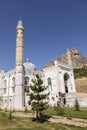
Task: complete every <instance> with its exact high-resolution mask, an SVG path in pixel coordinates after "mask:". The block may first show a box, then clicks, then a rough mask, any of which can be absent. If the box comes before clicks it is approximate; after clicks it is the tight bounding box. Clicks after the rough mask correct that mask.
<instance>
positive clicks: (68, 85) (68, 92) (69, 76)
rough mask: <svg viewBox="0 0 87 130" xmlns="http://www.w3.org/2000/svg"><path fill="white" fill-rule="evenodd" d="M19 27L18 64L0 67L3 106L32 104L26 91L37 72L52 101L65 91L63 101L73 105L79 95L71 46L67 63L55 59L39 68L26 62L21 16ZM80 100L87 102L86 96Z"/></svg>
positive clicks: (11, 106) (86, 104)
mask: <svg viewBox="0 0 87 130" xmlns="http://www.w3.org/2000/svg"><path fill="white" fill-rule="evenodd" d="M16 31H17V37H16V67H15V68H14V69H13V70H10V71H8V72H5V71H4V70H0V107H1V108H3V109H4V108H8V109H10V108H12V109H16V110H22V109H23V108H24V107H30V106H29V105H28V101H29V96H27V93H29V85H30V83H31V82H32V79H33V78H34V77H35V75H36V74H39V75H40V76H41V77H42V79H43V81H44V84H45V85H46V86H48V90H47V91H48V92H50V95H49V97H48V99H47V100H48V102H49V105H51V106H54V105H56V104H57V101H59V100H60V96H61V94H62V95H63V96H62V99H63V100H62V101H63V103H64V104H65V105H69V106H73V105H74V101H75V98H77V96H76V88H75V83H74V75H73V67H72V61H71V57H70V52H69V50H67V58H68V64H65V63H62V62H60V61H58V60H54V62H52V64H47V65H46V66H44V67H43V69H42V70H38V69H37V68H36V66H35V65H34V64H32V63H31V62H30V60H28V59H27V60H26V62H25V63H24V27H23V23H22V21H21V20H19V21H18V25H17V28H16ZM78 99H79V98H78ZM80 104H81V105H82V106H87V98H85V102H84V100H83V99H82V98H81V101H80Z"/></svg>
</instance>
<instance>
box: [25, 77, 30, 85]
mask: <svg viewBox="0 0 87 130" xmlns="http://www.w3.org/2000/svg"><path fill="white" fill-rule="evenodd" d="M25 85H29V77H25Z"/></svg>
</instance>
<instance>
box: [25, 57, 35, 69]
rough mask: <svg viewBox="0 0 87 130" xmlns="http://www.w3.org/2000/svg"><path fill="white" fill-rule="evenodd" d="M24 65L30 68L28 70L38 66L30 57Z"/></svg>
mask: <svg viewBox="0 0 87 130" xmlns="http://www.w3.org/2000/svg"><path fill="white" fill-rule="evenodd" d="M24 67H25V69H28V70H35V69H36V66H35V65H34V64H32V63H31V62H30V60H29V59H27V60H26V62H25V63H24Z"/></svg>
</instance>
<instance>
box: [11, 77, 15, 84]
mask: <svg viewBox="0 0 87 130" xmlns="http://www.w3.org/2000/svg"><path fill="white" fill-rule="evenodd" d="M12 86H15V77H13V78H12Z"/></svg>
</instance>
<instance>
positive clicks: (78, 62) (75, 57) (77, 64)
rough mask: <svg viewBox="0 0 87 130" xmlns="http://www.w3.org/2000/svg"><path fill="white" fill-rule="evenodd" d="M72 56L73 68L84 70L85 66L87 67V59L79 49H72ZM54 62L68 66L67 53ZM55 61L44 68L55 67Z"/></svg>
mask: <svg viewBox="0 0 87 130" xmlns="http://www.w3.org/2000/svg"><path fill="white" fill-rule="evenodd" d="M70 54H71V59H72V65H73V68H82V67H84V66H87V58H85V57H84V56H82V54H81V53H80V52H79V51H78V49H77V48H72V49H71V50H70ZM54 60H59V61H61V62H64V63H66V64H68V59H67V53H65V54H63V55H61V56H59V57H57V58H56V59H54ZM54 60H52V61H50V62H49V63H48V64H47V65H45V66H44V68H45V67H48V66H52V65H54Z"/></svg>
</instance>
